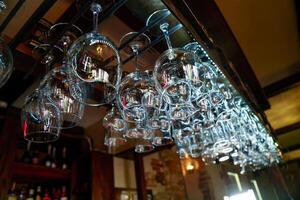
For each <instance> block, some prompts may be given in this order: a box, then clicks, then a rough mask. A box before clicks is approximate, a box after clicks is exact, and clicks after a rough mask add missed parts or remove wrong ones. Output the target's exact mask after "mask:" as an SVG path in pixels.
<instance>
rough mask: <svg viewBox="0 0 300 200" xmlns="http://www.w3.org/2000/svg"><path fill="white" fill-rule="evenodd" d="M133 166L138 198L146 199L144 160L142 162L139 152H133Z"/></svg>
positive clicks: (140, 199)
mask: <svg viewBox="0 0 300 200" xmlns="http://www.w3.org/2000/svg"><path fill="white" fill-rule="evenodd" d="M134 167H135V178H136V188H137V192H138V199H139V200H147V190H146V179H145V172H144V162H143V156H142V155H141V154H138V153H134Z"/></svg>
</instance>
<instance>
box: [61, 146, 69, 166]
mask: <svg viewBox="0 0 300 200" xmlns="http://www.w3.org/2000/svg"><path fill="white" fill-rule="evenodd" d="M67 163H68V162H67V148H66V147H63V150H62V160H61V168H62V169H68V164H67Z"/></svg>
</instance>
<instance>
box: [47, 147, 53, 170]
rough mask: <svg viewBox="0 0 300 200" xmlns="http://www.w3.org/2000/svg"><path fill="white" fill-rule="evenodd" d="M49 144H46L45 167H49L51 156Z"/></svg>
mask: <svg viewBox="0 0 300 200" xmlns="http://www.w3.org/2000/svg"><path fill="white" fill-rule="evenodd" d="M51 147H52V146H51V144H48V153H47V156H46V157H45V166H46V167H51V163H52V157H51Z"/></svg>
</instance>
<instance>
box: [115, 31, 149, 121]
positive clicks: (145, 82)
mask: <svg viewBox="0 0 300 200" xmlns="http://www.w3.org/2000/svg"><path fill="white" fill-rule="evenodd" d="M136 34H138V33H137V32H130V33H127V34H126V35H124V36H123V37H122V38H121V40H120V46H122V45H123V44H125V43H127V42H129V44H128V45H126V46H125V47H124V49H123V50H124V52H126V53H127V54H133V55H134V58H135V71H134V72H132V73H130V74H128V75H127V76H126V77H125V78H124V79H123V80H122V82H121V84H120V87H119V92H118V94H117V99H116V100H117V104H118V107H119V110H120V112H121V114H122V116H123V118H124V119H125V120H126V121H128V122H132V123H140V122H142V121H144V120H145V119H146V117H147V109H146V108H145V107H144V106H143V101H142V100H143V97H144V95H148V93H150V92H155V87H154V82H153V79H152V76H151V74H149V73H148V72H143V71H140V66H139V64H138V54H139V50H141V49H142V48H144V47H145V46H147V45H148V44H149V43H150V39H149V37H148V36H147V35H145V34H141V35H139V36H137V37H135V39H133V40H132V41H131V38H132V37H134V36H135V35H136Z"/></svg>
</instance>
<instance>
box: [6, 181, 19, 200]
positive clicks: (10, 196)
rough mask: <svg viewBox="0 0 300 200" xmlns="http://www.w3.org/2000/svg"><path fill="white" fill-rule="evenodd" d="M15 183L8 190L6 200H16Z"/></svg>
mask: <svg viewBox="0 0 300 200" xmlns="http://www.w3.org/2000/svg"><path fill="white" fill-rule="evenodd" d="M15 189H16V182H13V184H12V187H11V188H10V189H9V190H8V200H17V194H16V191H15Z"/></svg>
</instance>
